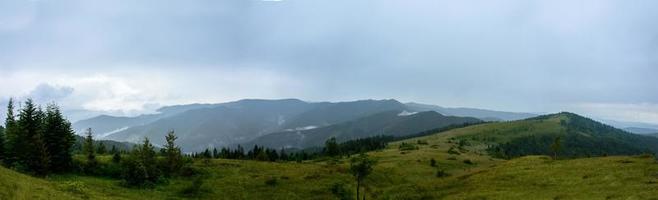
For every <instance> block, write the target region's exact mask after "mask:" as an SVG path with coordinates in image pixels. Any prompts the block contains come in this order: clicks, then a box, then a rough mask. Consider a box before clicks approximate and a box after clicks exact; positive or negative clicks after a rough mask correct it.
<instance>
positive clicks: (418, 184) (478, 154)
mask: <svg viewBox="0 0 658 200" xmlns="http://www.w3.org/2000/svg"><path fill="white" fill-rule="evenodd" d="M562 117H563V116H560V117H551V118H547V119H532V120H524V121H516V122H500V123H488V124H480V125H474V126H469V127H465V128H459V129H452V130H449V131H445V132H441V133H436V134H432V135H427V136H423V137H417V138H411V139H407V140H403V141H398V142H393V143H389V145H388V146H387V148H385V149H382V150H378V151H373V152H369V153H368V154H369V155H370V156H371V157H372V158H374V159H376V160H377V165H376V166H375V168H374V170H373V173H372V174H371V175H370V176H369V177H368V178H367V179H366V180H365V189H364V190H365V193H366V195H367V199H656V197H658V164H656V161H655V159H654V158H653V157H651V156H609V157H592V158H577V159H562V160H552V159H550V158H548V157H546V156H523V157H519V158H513V159H510V160H505V159H498V158H494V157H491V156H490V155H489V154H488V151H487V147H488V146H491V144H495V143H494V142H500V143H504V142H510V141H513V140H514V138H516V137H524V136H531V135H533V134H541V133H542V132H553V131H555V132H558V133H559V132H566V130H563V129H566V128H565V127H564V126H561V123H562V122H561V121H560V120H561V119H564V118H562ZM562 124H563V123H562ZM492 138H493V139H492ZM99 160H101V162H109V156H101V157H100V159H99ZM432 160H434V163H435V165H434V166H432V165H431V163H432ZM194 166H195V167H196V168H198V169H199V170H200V171H201V172H202V176H201V177H204V178H203V179H202V181H201V182H202V184H200V185H199V187H198V188H199V190H198V192H197V193H195V194H189V193H186V192H185V191H187V190H188V189H189V188H190V187H191V186H193V185H194V182H195V179H197V178H195V177H179V178H173V179H169V182H168V183H165V184H160V185H157V186H156V187H155V188H152V189H136V188H126V187H123V186H121V184H120V183H121V182H120V180H117V179H109V178H99V177H89V176H79V175H57V176H51V177H48V178H46V179H40V178H33V177H29V176H27V175H22V174H19V173H17V172H14V171H11V170H7V169H4V168H0V199H56V200H57V199H142V200H148V199H339V197H340V196H346V197H350V196H351V197H353V196H354V193H355V189H354V187H355V182H354V180H353V178H352V176H351V175H350V173H349V158H339V159H327V158H324V159H319V160H313V161H305V162H302V163H297V162H282V163H273V162H259V161H246V160H224V159H211V160H209V161H204V160H197V161H196V162H195V163H194Z"/></svg>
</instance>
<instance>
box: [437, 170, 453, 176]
mask: <svg viewBox="0 0 658 200" xmlns="http://www.w3.org/2000/svg"><path fill="white" fill-rule="evenodd" d="M448 176H450V174H448V173H447V172H446V171H445V170H443V169H439V170H437V171H436V177H438V178H443V177H448Z"/></svg>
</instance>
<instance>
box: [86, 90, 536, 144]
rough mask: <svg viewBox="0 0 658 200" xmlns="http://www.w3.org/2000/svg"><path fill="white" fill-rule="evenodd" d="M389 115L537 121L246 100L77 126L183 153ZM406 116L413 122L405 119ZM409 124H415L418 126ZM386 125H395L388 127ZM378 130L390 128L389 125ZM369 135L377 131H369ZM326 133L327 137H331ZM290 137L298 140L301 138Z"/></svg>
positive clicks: (371, 103)
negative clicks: (173, 145)
mask: <svg viewBox="0 0 658 200" xmlns="http://www.w3.org/2000/svg"><path fill="white" fill-rule="evenodd" d="M427 111H433V112H427ZM385 112H390V113H389V116H390V115H391V113H395V115H397V114H401V116H397V117H396V118H406V119H413V120H423V119H425V118H419V116H427V117H428V118H432V119H436V118H439V116H437V114H439V113H440V116H441V117H444V118H445V117H448V116H455V117H466V118H468V117H470V116H465V115H466V114H468V113H473V114H474V115H475V116H474V117H475V118H478V119H482V120H491V119H492V118H496V119H501V120H512V119H518V118H522V117H531V116H533V115H531V114H523V113H510V112H499V111H489V110H482V109H470V108H454V109H452V108H443V107H439V106H431V105H425V104H415V103H408V104H403V103H400V102H398V101H396V100H394V99H388V100H359V101H350V102H336V103H333V102H305V101H301V100H298V99H279V100H261V99H244V100H239V101H233V102H227V103H218V104H188V105H175V106H166V107H162V108H160V109H158V113H157V114H149V115H141V116H137V117H113V116H107V115H101V116H98V117H94V118H90V119H86V120H81V121H79V122H76V123H74V124H73V127H74V130H76V132H78V134H82V133H83V131H84V130H85V129H86V128H92V129H93V131H94V133H95V136H96V137H97V138H98V139H106V140H116V141H125V142H135V143H136V142H138V141H140V140H142V139H143V138H144V137H148V138H149V139H151V140H152V141H153V142H154V143H155V144H162V143H163V142H164V135H165V134H166V133H167V132H168V131H169V130H174V131H176V134H177V135H178V136H179V141H178V142H179V144H180V145H181V146H182V147H183V149H185V150H189V151H196V150H200V149H203V148H206V147H221V146H230V145H236V144H250V143H252V142H251V141H252V140H258V141H262V139H263V138H268V137H267V135H269V134H273V133H278V134H283V133H286V132H290V130H295V131H302V132H305V133H312V132H317V130H316V131H312V129H318V128H323V127H330V126H332V127H333V128H337V126H334V125H338V124H343V123H349V122H352V121H354V120H358V119H361V118H364V117H368V116H377V114H380V113H385ZM432 113H433V114H432ZM418 114H420V115H418ZM402 115H409V116H413V117H403V116H402ZM414 115H417V116H414ZM450 119H458V118H450ZM380 120H384V121H386V120H389V122H390V123H394V122H396V123H399V122H397V121H395V120H390V119H384V118H381V119H380ZM473 120H476V119H474V118H468V120H454V122H455V123H460V122H462V121H473ZM429 121H432V120H429ZM354 123H356V122H354ZM405 123H406V124H413V123H412V121H408V122H405ZM357 124H358V123H357ZM402 124H404V123H402ZM438 124H440V125H436V124H435V125H431V126H430V125H426V124H422V126H421V125H419V126H418V127H420V128H428V129H432V128H438V127H440V126H444V125H446V124H441V123H438ZM386 126H389V125H388V124H387V125H386ZM400 126H401V125H400ZM373 127H375V126H373ZM377 127H384V125H381V126H377ZM391 127H392V125H391ZM420 128H419V129H420ZM319 130H328V129H319ZM368 130H377V129H376V128H369V129H368ZM411 130H414V131H415V130H417V129H415V128H409V129H407V130H405V131H401V132H396V133H392V132H391V134H399V133H408V131H411ZM419 131H423V130H419ZM343 132H344V134H346V135H344V136H341V137H345V138H356V137H358V136H361V135H364V136H365V135H370V134H362V133H359V134H357V133H356V132H351V133H349V134H355V135H352V136H350V135H349V134H348V132H349V131H343ZM323 134H324V135H327V134H328V133H323ZM315 135H317V136H315ZM319 135H322V134H314V136H315V137H317V138H318V139H313V140H310V139H308V140H304V141H305V142H303V143H304V144H298V143H286V142H282V143H278V144H276V145H283V146H308V145H307V144H306V143H308V144H318V142H317V141H321V140H323V137H321V136H319ZM270 138H271V137H270ZM287 138H289V139H291V140H294V141H298V139H296V138H295V137H287ZM309 138H312V137H309Z"/></svg>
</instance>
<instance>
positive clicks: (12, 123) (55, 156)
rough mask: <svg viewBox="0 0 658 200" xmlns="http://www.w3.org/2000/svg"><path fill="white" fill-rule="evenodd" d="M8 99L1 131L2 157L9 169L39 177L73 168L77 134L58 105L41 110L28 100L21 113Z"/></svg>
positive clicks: (0, 154)
mask: <svg viewBox="0 0 658 200" xmlns="http://www.w3.org/2000/svg"><path fill="white" fill-rule="evenodd" d="M14 110H15V109H14V101H13V99H10V100H9V104H8V106H7V118H6V120H5V126H4V127H5V128H4V130H3V131H2V133H1V134H0V159H1V160H2V163H3V164H4V165H5V166H7V167H10V168H14V169H17V170H20V171H25V172H28V173H32V174H35V175H38V176H45V175H48V174H49V173H52V172H54V173H61V172H66V171H69V170H70V169H71V164H72V148H71V147H72V146H73V144H74V143H75V137H74V132H73V129H72V128H71V123H70V122H69V121H67V120H66V119H65V118H64V116H63V115H62V113H61V111H60V110H59V107H57V105H55V104H50V105H48V106H47V107H46V110H45V111H44V110H42V109H41V107H40V106H38V105H36V104H35V103H34V102H33V101H32V99H28V100H27V101H25V103H24V105H23V106H22V108H20V109H19V113H18V115H16V114H14Z"/></svg>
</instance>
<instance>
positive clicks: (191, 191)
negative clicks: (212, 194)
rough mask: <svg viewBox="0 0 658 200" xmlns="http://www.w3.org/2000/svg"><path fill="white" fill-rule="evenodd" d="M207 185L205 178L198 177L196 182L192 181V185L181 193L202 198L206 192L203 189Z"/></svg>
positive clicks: (195, 179)
mask: <svg viewBox="0 0 658 200" xmlns="http://www.w3.org/2000/svg"><path fill="white" fill-rule="evenodd" d="M204 183H205V179H204V178H203V176H196V177H195V178H194V180H193V181H192V184H190V185H189V186H187V187H185V188H183V190H182V191H181V193H182V194H183V195H185V196H194V197H196V196H200V195H201V194H202V193H203V192H205V191H206V190H205V189H203V184H204Z"/></svg>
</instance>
